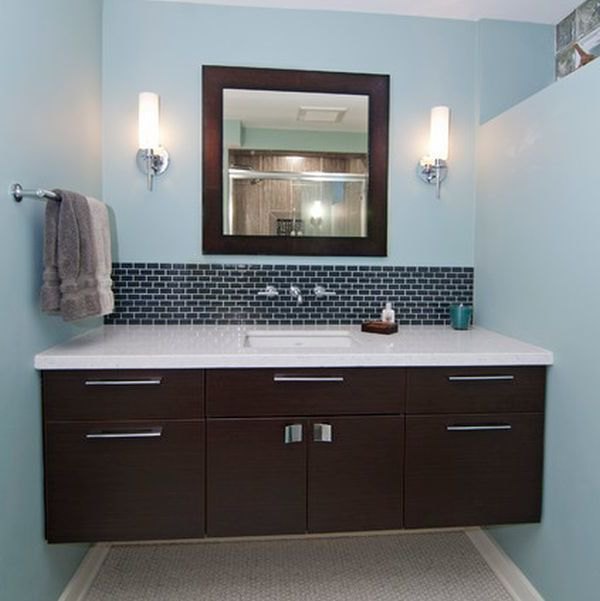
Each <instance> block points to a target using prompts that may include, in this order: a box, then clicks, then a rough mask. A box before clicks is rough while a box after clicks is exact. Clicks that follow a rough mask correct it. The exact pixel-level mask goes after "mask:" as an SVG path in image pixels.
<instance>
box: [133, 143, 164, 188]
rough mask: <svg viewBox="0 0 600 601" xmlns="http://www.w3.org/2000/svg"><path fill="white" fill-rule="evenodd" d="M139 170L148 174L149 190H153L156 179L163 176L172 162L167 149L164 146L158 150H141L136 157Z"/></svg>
mask: <svg viewBox="0 0 600 601" xmlns="http://www.w3.org/2000/svg"><path fill="white" fill-rule="evenodd" d="M135 158H136V162H137V166H138V169H139V170H140V171H141V172H142V173H145V174H146V178H147V179H146V181H147V185H148V190H150V191H151V190H152V188H153V184H154V178H155V177H156V176H157V175H162V174H163V173H164V172H165V171H166V170H167V168H168V167H169V163H170V162H171V160H170V158H169V153H168V152H167V149H166V148H164V147H163V146H159V147H158V148H140V150H138V152H137V155H136V157H135Z"/></svg>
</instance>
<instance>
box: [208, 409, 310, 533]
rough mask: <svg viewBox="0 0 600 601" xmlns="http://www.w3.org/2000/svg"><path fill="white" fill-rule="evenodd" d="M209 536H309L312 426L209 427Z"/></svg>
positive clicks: (253, 422)
mask: <svg viewBox="0 0 600 601" xmlns="http://www.w3.org/2000/svg"><path fill="white" fill-rule="evenodd" d="M207 437H208V438H207V531H208V534H209V536H242V535H258V534H286V533H302V532H305V531H306V421H305V420H302V419H294V418H291V419H287V420H283V419H211V420H208V422H207Z"/></svg>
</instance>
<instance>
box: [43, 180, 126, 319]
mask: <svg viewBox="0 0 600 601" xmlns="http://www.w3.org/2000/svg"><path fill="white" fill-rule="evenodd" d="M56 192H57V194H58V195H59V197H60V199H61V201H60V202H58V201H51V200H49V201H48V203H52V204H48V206H47V207H46V224H45V226H46V230H45V235H44V276H43V280H44V281H43V285H42V292H41V302H42V310H43V311H45V312H47V313H52V314H56V313H59V314H60V315H62V317H63V319H64V320H65V321H74V320H77V319H83V318H85V317H92V316H101V315H107V314H108V313H111V312H112V311H113V308H114V297H113V293H112V290H111V287H112V280H111V277H110V275H111V263H112V259H111V248H110V227H109V221H108V210H107V208H106V205H105V204H104V203H102V202H100V201H99V200H96V199H95V198H86V197H85V196H81V195H80V194H77V193H75V192H70V191H68V190H56Z"/></svg>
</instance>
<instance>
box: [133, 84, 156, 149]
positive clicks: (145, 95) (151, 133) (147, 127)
mask: <svg viewBox="0 0 600 601" xmlns="http://www.w3.org/2000/svg"><path fill="white" fill-rule="evenodd" d="M159 131H160V118H159V97H158V94H155V93H154V92H142V93H141V94H140V96H139V105H138V148H141V149H148V148H156V149H157V148H158V147H159V146H160V139H159Z"/></svg>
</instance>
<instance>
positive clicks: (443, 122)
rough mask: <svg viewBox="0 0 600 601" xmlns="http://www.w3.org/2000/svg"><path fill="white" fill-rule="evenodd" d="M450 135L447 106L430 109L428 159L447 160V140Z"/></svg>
mask: <svg viewBox="0 0 600 601" xmlns="http://www.w3.org/2000/svg"><path fill="white" fill-rule="evenodd" d="M449 133H450V109H449V108H448V107H447V106H434V107H433V108H432V109H431V129H430V133H429V136H430V138H429V157H430V158H431V159H434V160H435V159H440V160H442V161H447V160H448V139H449Z"/></svg>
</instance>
